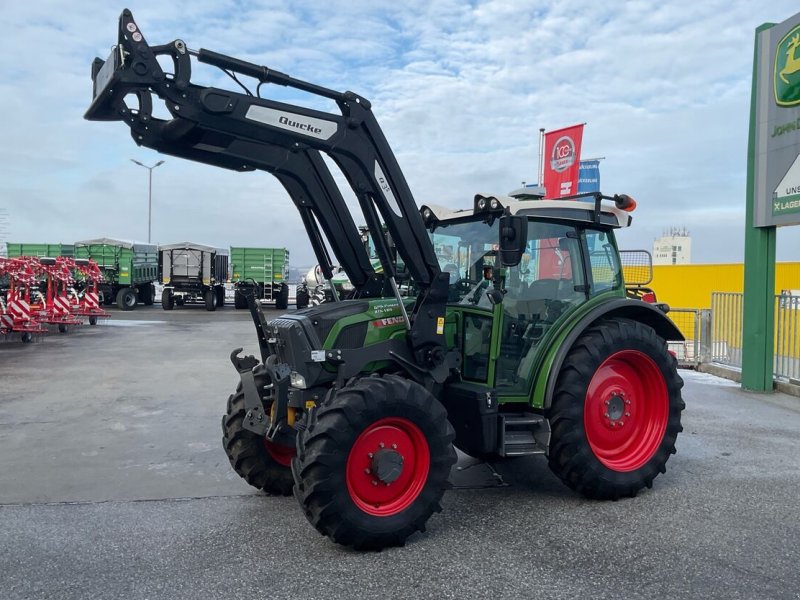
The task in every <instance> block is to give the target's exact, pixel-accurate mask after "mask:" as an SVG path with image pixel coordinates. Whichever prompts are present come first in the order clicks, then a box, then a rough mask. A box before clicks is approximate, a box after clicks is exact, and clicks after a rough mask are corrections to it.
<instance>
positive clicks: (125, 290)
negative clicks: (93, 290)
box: [75, 238, 158, 310]
mask: <svg viewBox="0 0 800 600" xmlns="http://www.w3.org/2000/svg"><path fill="white" fill-rule="evenodd" d="M75 258H90V259H92V260H94V261H95V262H96V263H97V264H98V266H99V267H100V271H101V272H102V274H103V281H102V282H100V283H99V285H98V293H99V295H100V301H101V303H102V304H105V305H109V304H111V303H112V302H116V304H117V307H119V308H120V309H121V310H133V309H134V308H136V303H137V302H141V303H142V304H145V305H147V306H150V305H152V304H153V301H154V299H155V295H156V289H155V285H153V282H154V281H156V279H158V246H156V245H155V244H139V243H132V242H125V241H120V240H114V239H110V238H99V239H96V240H84V241H82V242H75Z"/></svg>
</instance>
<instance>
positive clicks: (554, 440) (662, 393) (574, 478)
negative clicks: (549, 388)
mask: <svg viewBox="0 0 800 600" xmlns="http://www.w3.org/2000/svg"><path fill="white" fill-rule="evenodd" d="M681 387H683V380H682V379H681V378H680V377H679V376H678V372H677V362H676V360H675V358H674V357H673V356H672V355H670V354H669V352H668V351H667V344H666V342H665V341H664V340H663V339H662V338H661V337H659V336H658V335H657V334H656V332H655V330H653V328H651V327H649V326H647V325H644V324H643V323H639V322H637V321H632V320H630V319H622V318H620V319H613V320H607V321H603V322H601V323H599V324H598V325H595V326H593V327H591V328H590V329H588V330H587V331H586V332H585V333H584V334H583V335H582V336H581V337H580V338H579V339H578V340H577V342H575V345H574V346H573V348H572V349H571V350H570V352H569V354H568V355H567V358H566V359H565V361H564V364H563V366H562V368H561V372H560V373H559V375H558V381H557V383H556V388H555V393H554V396H553V403H552V406H551V408H550V410H549V413H548V418H549V420H550V427H551V430H552V432H551V438H550V453H549V460H548V463H549V466H550V469H551V470H552V471H553V473H555V474H556V475H557V476H558V477H559V479H561V481H563V482H564V483H565V484H566V485H567V486H569V487H570V488H572V489H573V490H575V491H577V492H580V493H581V494H583V495H584V496H587V497H589V498H596V499H601V500H606V499H611V500H616V499H617V498H620V497H623V496H631V497H632V496H635V495H636V494H637V493H638V492H639V490H641V489H642V488H643V487H648V488H650V487H652V485H653V479H655V478H656V476H657V475H658V474H659V473H664V472H665V471H666V466H665V465H666V462H667V459H669V457H670V455H671V454H674V453H675V440H676V438H677V436H678V433H679V432H680V431H682V430H683V428H682V427H681V411H682V410H683V409H684V408H685V404H684V402H683V400H682V399H681Z"/></svg>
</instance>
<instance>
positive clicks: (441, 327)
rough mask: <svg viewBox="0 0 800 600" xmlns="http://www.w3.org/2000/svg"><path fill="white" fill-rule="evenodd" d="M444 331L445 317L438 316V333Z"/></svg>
mask: <svg viewBox="0 0 800 600" xmlns="http://www.w3.org/2000/svg"><path fill="white" fill-rule="evenodd" d="M443 333H444V317H438V318H437V319H436V335H442V334H443Z"/></svg>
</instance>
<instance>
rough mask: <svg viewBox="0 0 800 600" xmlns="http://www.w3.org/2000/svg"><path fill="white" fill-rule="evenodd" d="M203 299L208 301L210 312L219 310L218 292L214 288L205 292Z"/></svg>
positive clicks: (207, 305)
mask: <svg viewBox="0 0 800 600" xmlns="http://www.w3.org/2000/svg"><path fill="white" fill-rule="evenodd" d="M203 300H204V301H205V303H206V310H207V311H209V312H214V311H215V310H217V294H216V293H215V292H214V290H208V291H207V292H206V293H205V294H203Z"/></svg>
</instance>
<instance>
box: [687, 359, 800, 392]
mask: <svg viewBox="0 0 800 600" xmlns="http://www.w3.org/2000/svg"><path fill="white" fill-rule="evenodd" d="M697 370H698V371H700V372H701V373H710V374H711V375H716V376H717V377H724V378H725V379H730V380H732V381H735V382H737V383H741V382H742V371H741V369H737V368H735V367H729V366H727V365H720V364H717V363H703V364H700V365H698V366H697ZM774 385H775V389H776V390H777V391H779V392H781V393H783V394H788V395H789V396H794V397H795V398H800V385H797V384H795V383H791V382H788V381H775V382H774Z"/></svg>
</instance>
